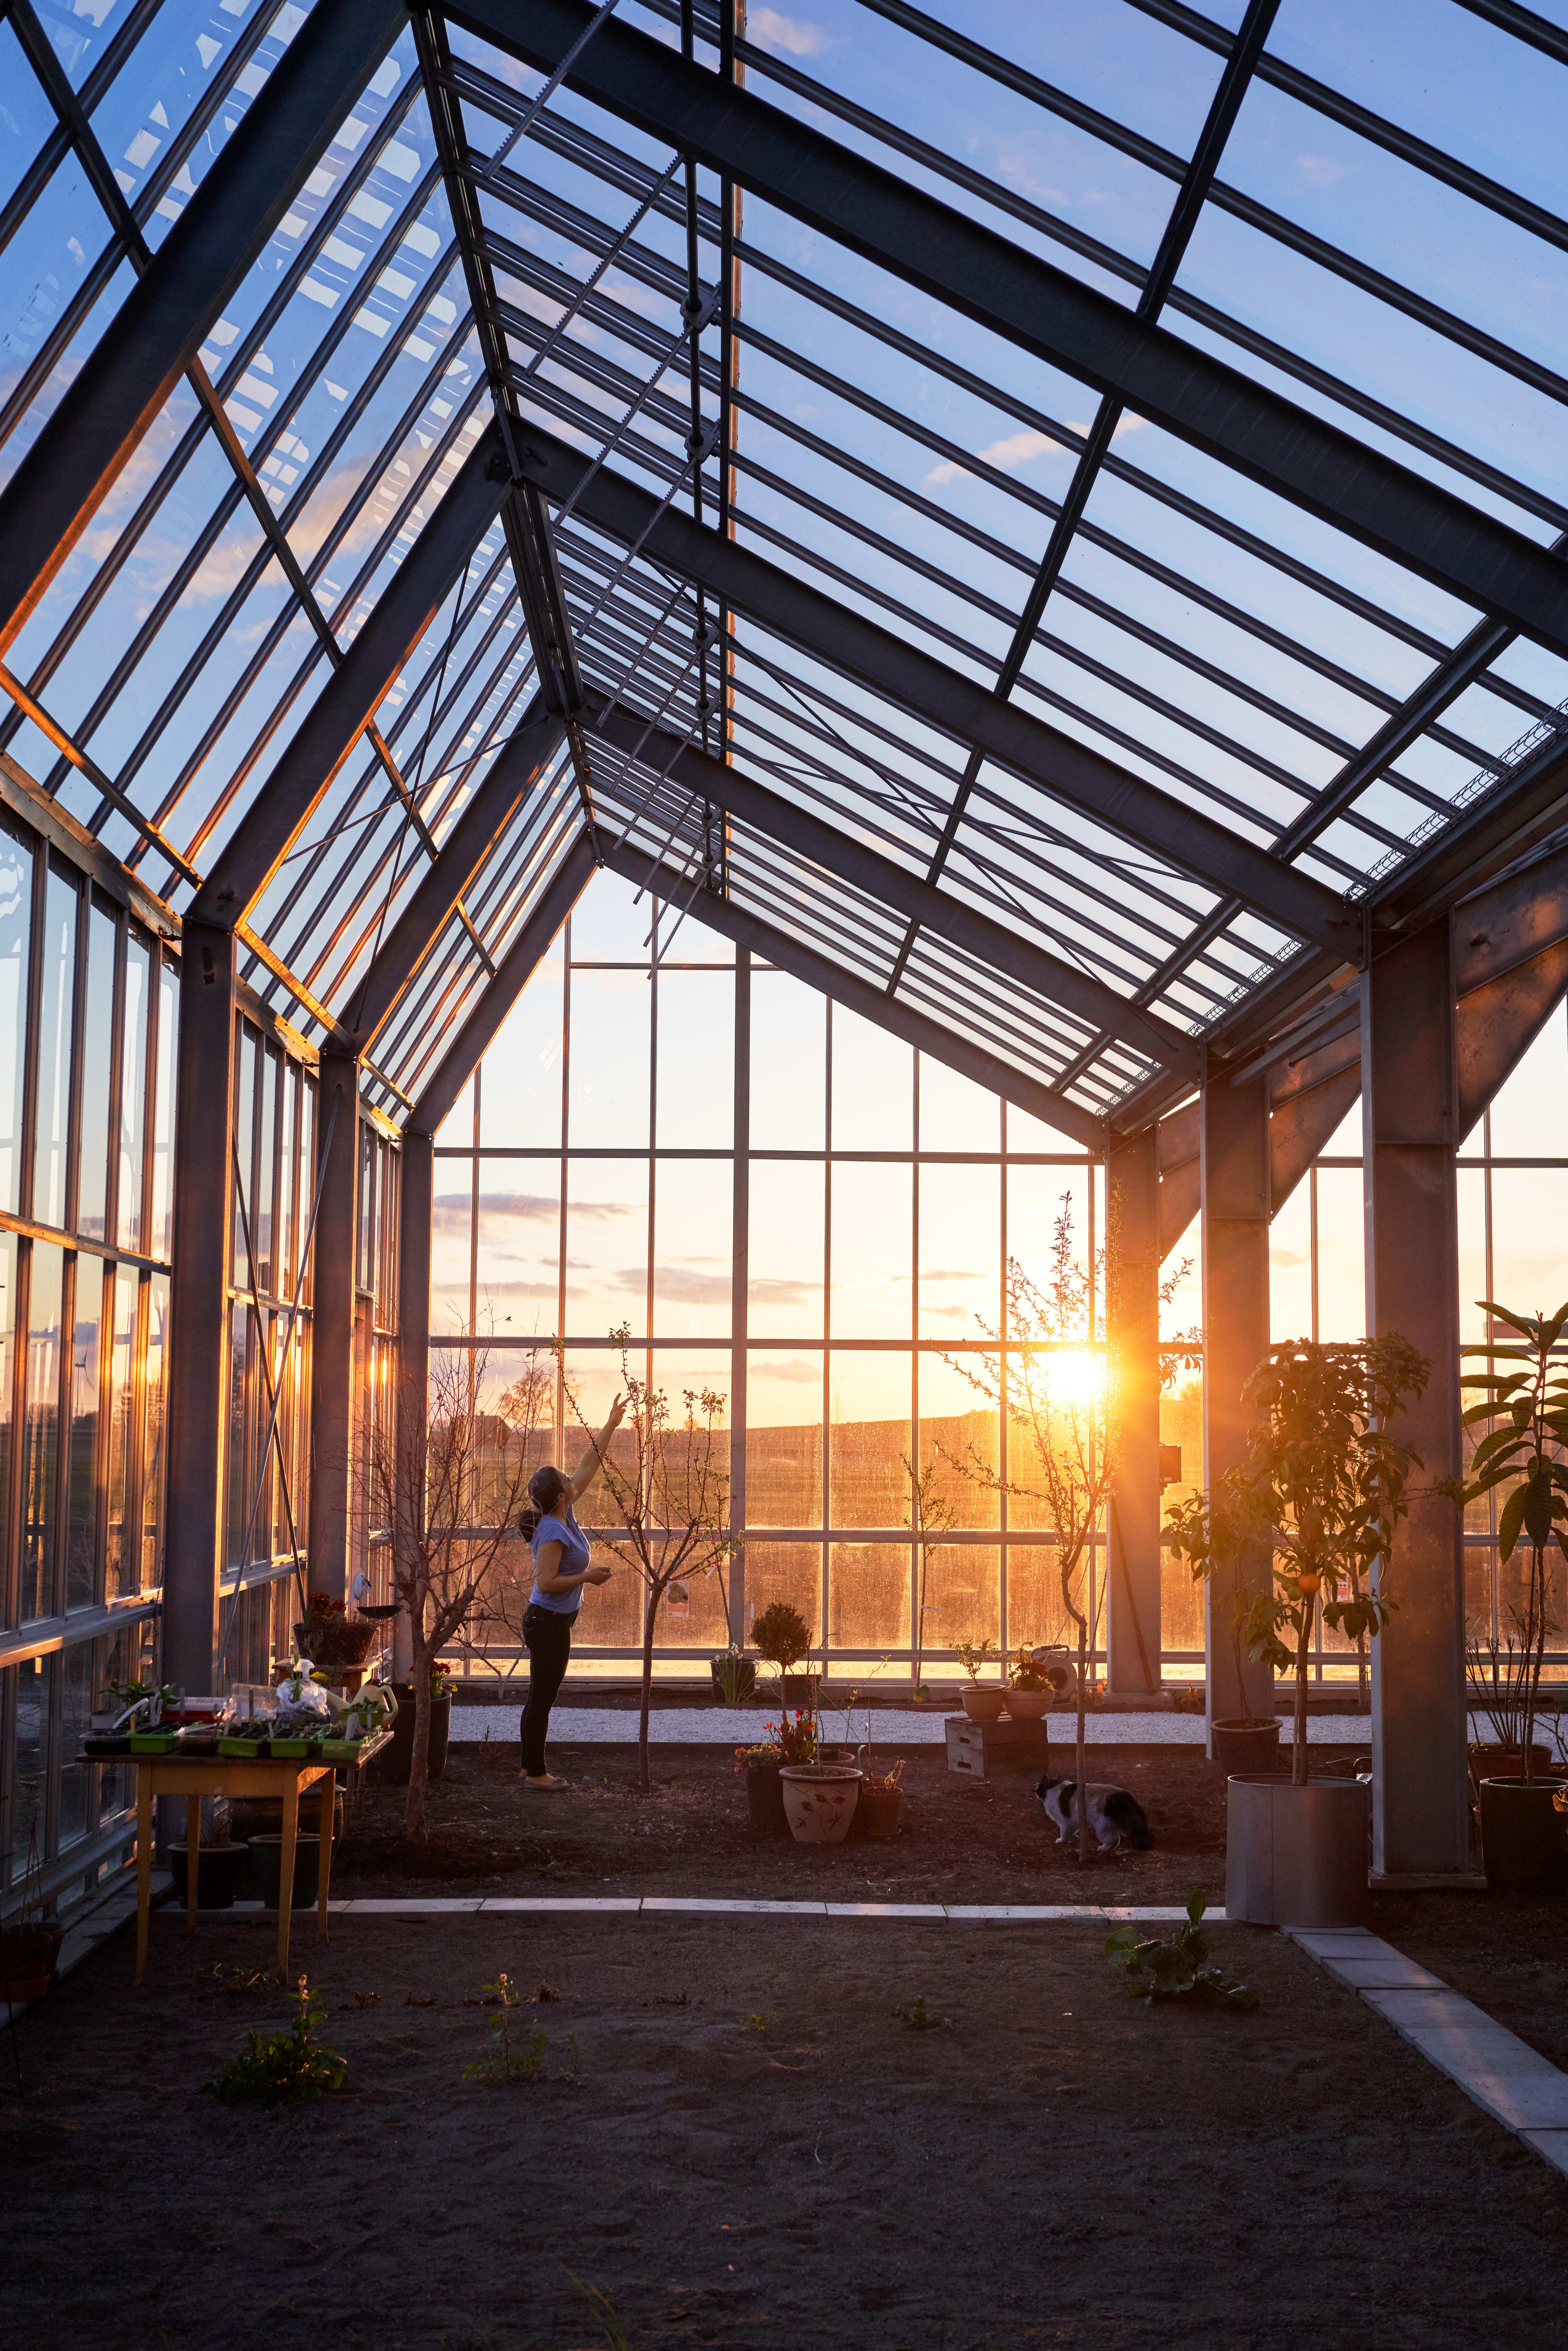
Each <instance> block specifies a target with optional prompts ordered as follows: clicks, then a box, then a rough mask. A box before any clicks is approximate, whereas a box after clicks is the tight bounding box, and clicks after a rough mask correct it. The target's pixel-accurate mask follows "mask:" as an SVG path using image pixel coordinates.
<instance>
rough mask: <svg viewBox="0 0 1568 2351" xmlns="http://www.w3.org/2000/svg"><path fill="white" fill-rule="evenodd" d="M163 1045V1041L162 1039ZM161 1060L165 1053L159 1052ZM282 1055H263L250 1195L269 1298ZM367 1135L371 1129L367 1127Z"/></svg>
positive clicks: (263, 1287)
mask: <svg viewBox="0 0 1568 2351" xmlns="http://www.w3.org/2000/svg"><path fill="white" fill-rule="evenodd" d="M159 1041H160V1044H161V1043H162V1040H159ZM159 1058H160V1060H162V1053H160V1056H159ZM282 1071H283V1056H282V1055H281V1054H280V1053H275V1052H273V1051H272V1050H271V1049H270V1047H269V1048H268V1049H267V1051H266V1052H264V1053H263V1055H262V1057H261V1129H260V1133H259V1134H258V1136H257V1139H256V1183H255V1188H254V1189H253V1191H252V1193H251V1197H250V1203H249V1206H250V1238H251V1246H252V1248H253V1249H255V1251H256V1288H257V1290H259V1291H260V1292H261V1294H262V1296H263V1297H264V1298H269V1297H271V1296H272V1294H273V1292H274V1291H275V1290H276V1289H277V1269H276V1268H275V1266H274V1264H273V1261H272V1260H273V1222H272V1203H273V1192H274V1187H275V1185H276V1181H277V1173H276V1166H275V1154H276V1149H277V1088H278V1081H279V1079H280V1077H281V1075H282ZM366 1132H367V1134H368V1133H369V1132H370V1130H369V1128H368V1127H367V1129H366Z"/></svg>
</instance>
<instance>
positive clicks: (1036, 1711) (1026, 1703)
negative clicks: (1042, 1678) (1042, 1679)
mask: <svg viewBox="0 0 1568 2351" xmlns="http://www.w3.org/2000/svg"><path fill="white" fill-rule="evenodd" d="M1053 1696H1054V1692H1053V1691H1051V1690H1048V1689H1042V1690H1016V1689H1010V1690H1009V1692H1008V1714H1009V1718H1010V1719H1011V1720H1012V1721H1014V1722H1040V1721H1043V1720H1044V1719H1045V1717H1046V1716H1047V1715H1048V1714H1049V1713H1050V1712H1051V1698H1052V1697H1053Z"/></svg>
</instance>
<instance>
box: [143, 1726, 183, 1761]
mask: <svg viewBox="0 0 1568 2351" xmlns="http://www.w3.org/2000/svg"><path fill="white" fill-rule="evenodd" d="M179 1751H180V1742H179V1740H178V1739H176V1738H175V1736H174V1734H173V1733H172V1731H167V1730H133V1731H132V1732H131V1753H132V1755H177V1754H178V1753H179Z"/></svg>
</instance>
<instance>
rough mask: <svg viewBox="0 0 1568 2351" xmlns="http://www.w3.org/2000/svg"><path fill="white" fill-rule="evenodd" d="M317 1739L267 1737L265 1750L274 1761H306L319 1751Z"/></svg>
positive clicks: (319, 1744) (319, 1743) (319, 1742)
mask: <svg viewBox="0 0 1568 2351" xmlns="http://www.w3.org/2000/svg"><path fill="white" fill-rule="evenodd" d="M320 1746H321V1741H320V1740H319V1739H269V1740H267V1750H268V1752H269V1753H270V1754H271V1756H272V1758H273V1761H275V1762H284V1763H307V1762H308V1761H310V1759H311V1757H312V1756H313V1755H316V1754H318V1753H319V1751H320Z"/></svg>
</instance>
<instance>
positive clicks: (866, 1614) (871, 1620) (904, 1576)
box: [828, 1543, 909, 1649]
mask: <svg viewBox="0 0 1568 2351" xmlns="http://www.w3.org/2000/svg"><path fill="white" fill-rule="evenodd" d="M828 1639H829V1643H830V1645H831V1647H833V1648H835V1649H906V1648H907V1647H908V1646H909V1552H908V1551H907V1550H906V1548H905V1547H904V1545H903V1544H902V1543H834V1544H833V1546H832V1548H831V1551H830V1552H829V1554H828Z"/></svg>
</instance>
